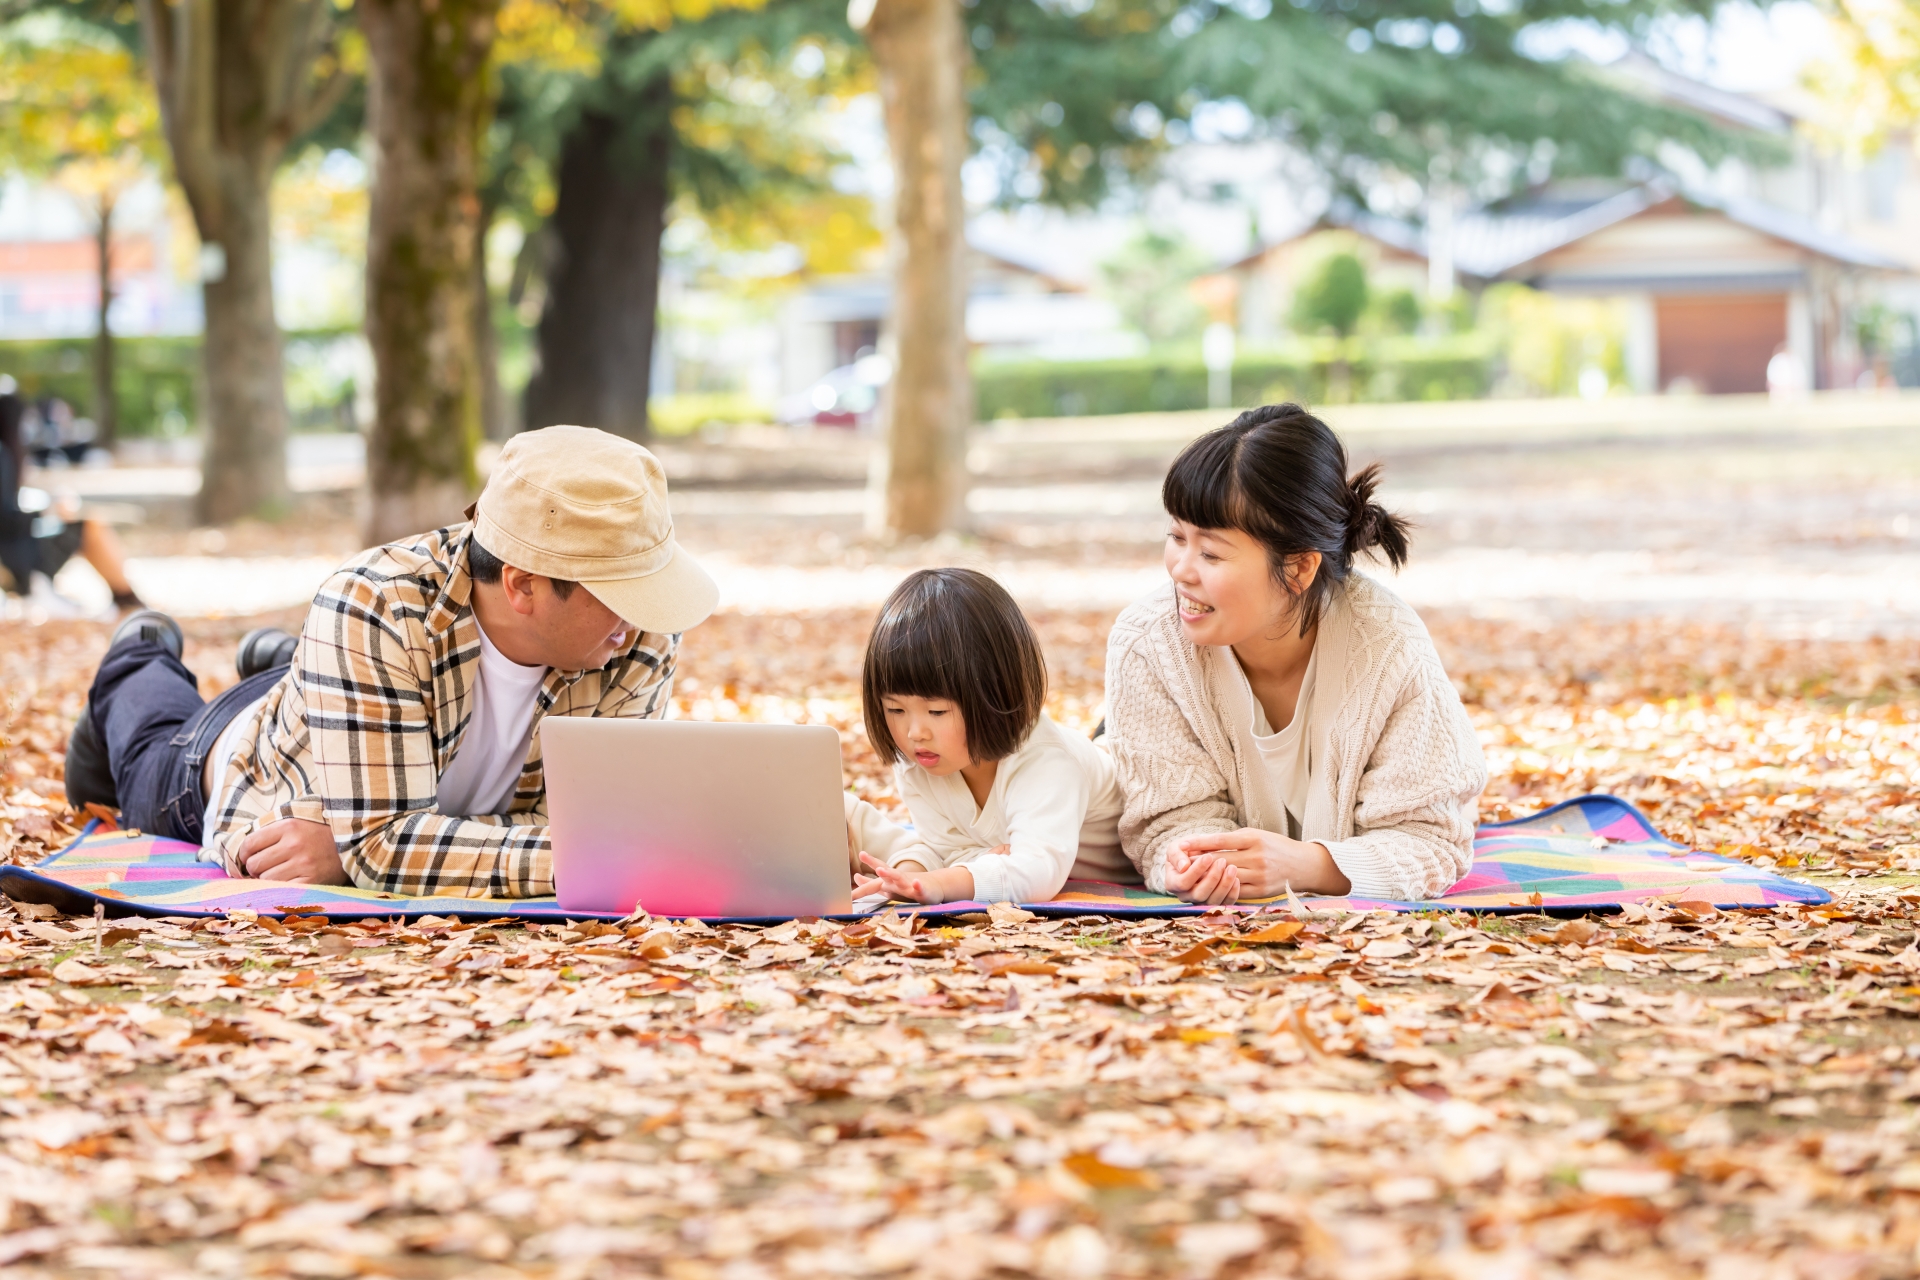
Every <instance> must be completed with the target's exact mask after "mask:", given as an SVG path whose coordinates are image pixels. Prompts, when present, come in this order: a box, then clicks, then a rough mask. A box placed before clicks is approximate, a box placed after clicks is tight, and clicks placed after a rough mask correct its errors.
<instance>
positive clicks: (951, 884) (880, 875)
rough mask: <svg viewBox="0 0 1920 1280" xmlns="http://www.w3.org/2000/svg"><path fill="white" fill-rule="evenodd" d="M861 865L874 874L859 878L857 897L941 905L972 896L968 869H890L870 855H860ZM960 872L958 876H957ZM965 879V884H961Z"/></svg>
mask: <svg viewBox="0 0 1920 1280" xmlns="http://www.w3.org/2000/svg"><path fill="white" fill-rule="evenodd" d="M860 861H861V863H862V864H863V865H864V866H866V867H867V869H868V870H869V871H871V872H872V874H871V875H866V876H860V875H856V876H855V877H854V880H853V896H854V898H855V899H856V900H857V899H860V898H867V897H872V896H873V895H874V894H885V895H886V896H887V897H889V898H897V899H899V900H900V901H902V902H921V903H926V904H929V905H932V904H934V903H940V902H964V901H965V900H967V899H968V898H971V897H972V896H973V873H972V872H970V871H968V870H967V869H966V868H965V867H943V868H941V869H940V870H938V871H917V870H916V871H901V870H898V869H896V868H894V867H890V866H888V865H887V864H886V863H884V862H882V861H880V859H878V858H876V857H874V856H873V855H872V854H870V853H862V854H861V855H860ZM955 872H958V873H959V875H958V876H956V875H955V874H954V873H955ZM961 877H965V880H966V883H965V884H964V885H962V884H961V883H960V879H961Z"/></svg>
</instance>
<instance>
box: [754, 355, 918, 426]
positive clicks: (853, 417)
mask: <svg viewBox="0 0 1920 1280" xmlns="http://www.w3.org/2000/svg"><path fill="white" fill-rule="evenodd" d="M892 378H893V362H892V361H891V360H889V359H887V358H886V357H885V356H882V355H867V356H862V357H860V358H859V359H858V360H855V361H854V362H853V363H852V364H843V365H841V366H840V367H839V368H838V369H834V370H832V371H830V372H828V373H827V374H826V375H825V376H824V377H822V378H821V379H820V381H818V382H816V383H814V384H813V385H812V386H811V387H808V388H807V389H806V390H805V391H802V392H799V393H798V394H796V395H791V396H788V397H787V398H786V399H785V400H782V401H781V402H780V407H779V409H778V410H777V411H776V413H775V418H776V420H777V421H779V422H782V423H785V424H786V425H788V426H800V425H812V426H816V427H842V428H851V429H853V430H856V431H865V430H867V429H868V428H869V427H871V426H872V425H873V414H874V410H875V409H876V408H878V407H879V404H880V389H881V388H882V387H884V386H886V385H887V383H888V382H889V381H890V380H891V379H892Z"/></svg>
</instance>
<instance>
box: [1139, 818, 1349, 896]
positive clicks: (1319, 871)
mask: <svg viewBox="0 0 1920 1280" xmlns="http://www.w3.org/2000/svg"><path fill="white" fill-rule="evenodd" d="M1351 887H1352V886H1351V885H1350V884H1349V883H1348V881H1347V877H1346V876H1345V875H1343V874H1341V871H1340V868H1339V867H1338V866H1336V865H1334V861H1333V856H1332V855H1331V854H1329V853H1328V852H1327V849H1326V846H1325V845H1320V844H1313V843H1310V842H1308V841H1305V840H1290V839H1288V838H1287V837H1286V836H1283V835H1276V834H1274V833H1273V832H1271V831H1262V830H1260V829H1258V828H1257V827H1242V828H1240V829H1239V830H1238V831H1223V832H1220V833H1218V834H1216V835H1201V836H1189V837H1187V838H1186V839H1185V840H1182V841H1180V843H1179V844H1177V845H1175V846H1174V847H1173V848H1172V849H1171V850H1169V851H1168V853H1167V890H1168V892H1170V893H1173V894H1175V895H1177V896H1178V897H1181V898H1185V899H1186V900H1187V901H1189V902H1204V903H1208V904H1210V905H1214V904H1220V903H1227V902H1239V901H1242V900H1245V899H1251V898H1276V897H1279V896H1280V895H1281V894H1284V893H1287V892H1288V891H1292V892H1294V893H1328V894H1344V893H1346V892H1347V891H1348V890H1349V889H1350V888H1351Z"/></svg>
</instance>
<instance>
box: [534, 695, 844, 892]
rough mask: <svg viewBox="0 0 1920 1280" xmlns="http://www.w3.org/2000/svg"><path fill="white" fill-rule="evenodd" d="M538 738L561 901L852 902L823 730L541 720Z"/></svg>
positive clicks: (834, 751) (831, 735)
mask: <svg viewBox="0 0 1920 1280" xmlns="http://www.w3.org/2000/svg"><path fill="white" fill-rule="evenodd" d="M540 742H541V757H542V759H543V761H544V763H545V766H546V775H547V820H548V823H549V824H550V830H551V833H552V839H553V882H554V889H555V892H556V893H557V895H558V897H559V905H560V908H561V910H563V911H582V912H589V911H590V912H598V913H605V912H621V913H623V914H624V913H626V912H629V911H632V910H633V909H634V908H635V906H636V905H637V906H639V907H642V908H644V909H645V910H647V911H648V912H649V913H651V914H653V915H657V916H803V915H826V914H828V913H831V912H845V911H849V910H851V908H852V904H851V902H850V893H851V886H850V884H849V877H848V874H847V823H846V816H845V809H844V803H843V801H842V800H841V798H840V776H841V775H840V735H839V734H838V733H837V732H835V731H834V730H833V729H832V728H829V727H828V726H826V725H795V724H714V723H710V722H705V721H695V720H623V719H614V718H606V719H598V718H588V717H583V716H548V717H546V718H545V719H543V720H541V721H540Z"/></svg>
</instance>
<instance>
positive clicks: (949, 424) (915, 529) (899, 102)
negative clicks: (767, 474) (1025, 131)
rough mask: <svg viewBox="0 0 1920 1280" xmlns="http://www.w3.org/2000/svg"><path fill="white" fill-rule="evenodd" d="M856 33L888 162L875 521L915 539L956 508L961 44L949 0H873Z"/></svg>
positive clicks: (967, 399)
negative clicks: (881, 437)
mask: <svg viewBox="0 0 1920 1280" xmlns="http://www.w3.org/2000/svg"><path fill="white" fill-rule="evenodd" d="M865 31H866V36H867V43H868V45H869V46H870V47H871V48H872V50H873V60H874V62H875V64H876V65H877V66H878V67H879V70H880V97H881V104H882V107H883V110H884V112H885V116H886V122H887V142H888V146H889V149H890V150H891V151H892V154H893V170H894V195H893V207H894V215H893V216H894V233H895V234H894V244H893V254H894V286H893V308H892V310H891V312H890V313H889V314H888V317H887V331H886V334H885V335H884V337H883V342H882V347H883V349H884V350H885V351H886V353H887V354H888V355H890V356H891V357H892V359H893V362H894V376H893V381H892V383H891V384H890V385H889V386H888V388H887V393H886V396H885V398H884V402H883V403H884V412H883V421H884V422H885V423H886V426H885V433H886V466H885V469H884V478H885V486H886V492H885V500H884V505H883V507H882V519H883V521H884V524H885V528H886V531H887V532H890V533H893V534H903V535H915V536H921V537H925V536H927V535H930V534H935V533H939V532H940V531H941V530H944V529H952V528H957V527H959V526H960V524H961V523H962V522H963V520H964V518H965V514H966V481H967V474H966V463H965V458H966V432H967V427H968V426H969V425H970V424H971V422H972V421H973V383H972V379H971V378H970V376H969V374H968V371H967V236H966V207H965V204H964V203H963V201H962V199H961V192H960V166H961V164H962V163H963V162H964V161H965V160H966V158H967V96H966V71H967V41H966V36H965V32H964V30H963V27H962V24H961V21H960V5H959V0H878V3H877V4H875V5H874V6H873V11H872V16H871V17H870V18H869V19H868V20H867V22H866V24H865Z"/></svg>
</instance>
